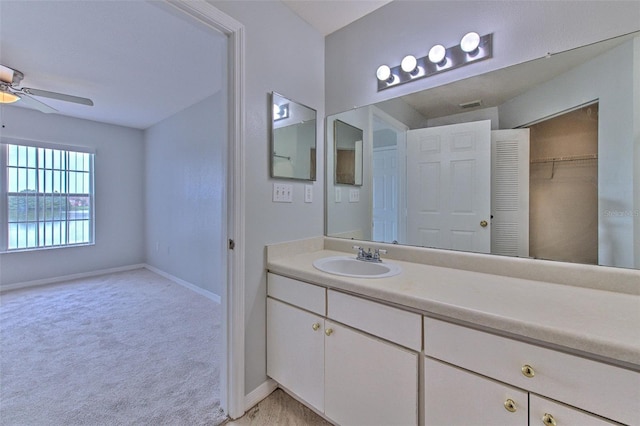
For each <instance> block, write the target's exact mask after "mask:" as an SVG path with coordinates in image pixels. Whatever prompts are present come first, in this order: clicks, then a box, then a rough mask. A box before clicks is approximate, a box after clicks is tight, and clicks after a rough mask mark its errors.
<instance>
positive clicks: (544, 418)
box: [542, 413, 556, 426]
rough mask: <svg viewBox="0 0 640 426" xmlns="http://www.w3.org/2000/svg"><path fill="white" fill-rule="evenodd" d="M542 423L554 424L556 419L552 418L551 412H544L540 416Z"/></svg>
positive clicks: (548, 425) (551, 425)
mask: <svg viewBox="0 0 640 426" xmlns="http://www.w3.org/2000/svg"><path fill="white" fill-rule="evenodd" d="M542 424H544V425H547V426H556V419H554V418H553V416H552V415H551V414H549V413H544V416H542Z"/></svg>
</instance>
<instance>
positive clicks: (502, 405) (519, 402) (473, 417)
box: [424, 357, 528, 426]
mask: <svg viewBox="0 0 640 426" xmlns="http://www.w3.org/2000/svg"><path fill="white" fill-rule="evenodd" d="M424 402H425V409H424V418H425V425H426V426H430V425H433V426H442V425H522V426H526V425H527V422H528V415H527V413H528V395H527V392H525V391H523V390H521V389H516V388H512V387H510V386H507V385H505V384H504V383H501V382H496V381H493V380H491V379H488V378H486V377H483V376H479V375H477V374H474V373H472V372H470V371H466V370H462V369H460V368H458V367H454V366H451V365H449V364H444V363H442V362H440V361H436V360H433V359H431V358H426V357H425V359H424Z"/></svg>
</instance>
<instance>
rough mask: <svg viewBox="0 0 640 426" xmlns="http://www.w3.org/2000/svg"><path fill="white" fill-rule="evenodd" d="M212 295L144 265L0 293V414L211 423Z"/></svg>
mask: <svg viewBox="0 0 640 426" xmlns="http://www.w3.org/2000/svg"><path fill="white" fill-rule="evenodd" d="M220 310H221V309H220V305H218V304H216V303H215V302H213V301H211V300H209V299H207V298H205V297H203V296H201V295H199V294H197V293H195V292H193V291H191V290H189V289H187V288H184V287H182V286H180V285H178V284H175V283H173V282H171V281H169V280H167V279H165V278H163V277H160V276H158V275H157V274H154V273H152V272H150V271H147V270H145V269H139V270H135V271H129V272H122V273H117V274H111V275H105V276H100V277H94V278H88V279H84V280H77V281H72V282H68V283H64V284H56V285H51V286H46V287H39V288H35V289H27V290H15V291H11V292H6V293H3V294H2V295H1V296H0V424H2V425H7V426H8V425H130V424H136V425H147V424H149V425H217V424H220V423H222V422H223V421H224V420H225V415H224V413H222V411H221V410H220V398H219V395H220V389H219V380H218V376H219V361H218V360H219V358H220V333H221V326H220V323H221V318H220Z"/></svg>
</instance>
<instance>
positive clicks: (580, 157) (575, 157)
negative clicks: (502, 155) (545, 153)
mask: <svg viewBox="0 0 640 426" xmlns="http://www.w3.org/2000/svg"><path fill="white" fill-rule="evenodd" d="M597 159H598V154H586V155H570V156H567V157H547V158H534V159H532V160H531V161H530V163H532V164H533V163H555V162H558V161H578V160H597Z"/></svg>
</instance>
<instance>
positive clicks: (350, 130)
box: [333, 120, 363, 186]
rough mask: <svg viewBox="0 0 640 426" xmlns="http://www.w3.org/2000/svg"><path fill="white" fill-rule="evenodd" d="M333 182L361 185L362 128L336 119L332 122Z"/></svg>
mask: <svg viewBox="0 0 640 426" xmlns="http://www.w3.org/2000/svg"><path fill="white" fill-rule="evenodd" d="M333 125H334V136H333V137H334V139H333V140H334V142H335V148H336V149H335V164H336V167H335V169H336V174H335V182H336V184H341V185H358V186H360V185H362V140H363V135H362V129H358V128H357V127H355V126H351V125H350V124H347V123H345V122H344V121H340V120H336V121H335V122H334V124H333Z"/></svg>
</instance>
